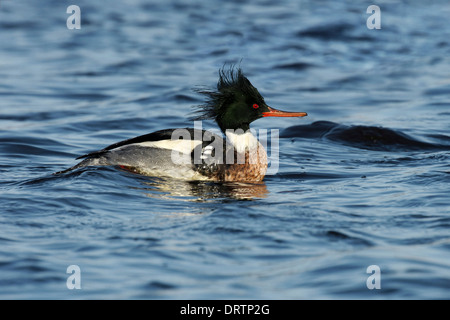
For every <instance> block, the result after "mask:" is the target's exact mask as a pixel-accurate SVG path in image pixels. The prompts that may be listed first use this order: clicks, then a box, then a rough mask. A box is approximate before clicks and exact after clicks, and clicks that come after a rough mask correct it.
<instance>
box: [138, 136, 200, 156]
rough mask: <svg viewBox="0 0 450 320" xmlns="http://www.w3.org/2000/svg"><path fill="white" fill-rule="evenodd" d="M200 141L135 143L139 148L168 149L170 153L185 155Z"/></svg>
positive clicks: (181, 140) (180, 140)
mask: <svg viewBox="0 0 450 320" xmlns="http://www.w3.org/2000/svg"><path fill="white" fill-rule="evenodd" d="M201 143H202V141H200V140H183V139H179V140H168V139H167V140H159V141H148V142H141V143H136V145H137V146H141V147H150V148H161V149H169V150H172V151H178V152H181V153H185V154H190V153H191V152H192V150H194V148H195V147H196V146H198V145H199V144H201Z"/></svg>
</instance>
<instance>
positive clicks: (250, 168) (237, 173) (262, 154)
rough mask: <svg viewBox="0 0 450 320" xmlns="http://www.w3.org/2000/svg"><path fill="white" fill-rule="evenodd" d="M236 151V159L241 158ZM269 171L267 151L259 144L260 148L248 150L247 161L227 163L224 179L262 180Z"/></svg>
mask: <svg viewBox="0 0 450 320" xmlns="http://www.w3.org/2000/svg"><path fill="white" fill-rule="evenodd" d="M239 156H242V155H239V154H237V153H235V159H240V158H239ZM266 171H267V153H266V150H265V149H264V147H263V146H262V145H261V144H259V146H258V148H255V149H253V150H251V151H248V150H246V153H245V163H243V164H226V165H225V168H224V176H223V180H224V181H262V180H263V179H264V176H265V175H266Z"/></svg>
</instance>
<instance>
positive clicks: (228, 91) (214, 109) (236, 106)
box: [192, 68, 306, 132]
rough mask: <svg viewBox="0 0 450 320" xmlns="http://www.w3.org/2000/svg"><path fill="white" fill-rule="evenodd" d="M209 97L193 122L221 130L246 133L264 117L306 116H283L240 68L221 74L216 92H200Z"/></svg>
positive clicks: (220, 72)
mask: <svg viewBox="0 0 450 320" xmlns="http://www.w3.org/2000/svg"><path fill="white" fill-rule="evenodd" d="M198 92H199V93H201V94H204V95H206V97H207V99H206V102H205V104H204V105H201V106H198V108H200V110H199V111H197V116H194V117H193V118H192V119H193V120H208V119H214V120H216V122H217V124H218V125H219V127H220V129H221V130H222V131H223V132H225V130H226V129H232V130H237V129H242V130H244V131H247V130H248V129H249V128H250V123H251V122H253V121H255V120H257V119H259V118H262V117H269V116H275V117H303V116H306V113H304V112H295V113H294V112H284V111H279V110H276V109H273V108H271V107H269V106H268V105H267V104H266V103H265V102H264V98H263V97H262V96H261V94H260V93H259V92H258V89H256V88H255V87H254V86H253V85H252V84H251V83H250V81H249V80H248V79H247V78H246V77H245V76H244V74H243V73H242V70H241V69H240V68H237V69H234V68H230V69H228V70H225V69H224V68H222V69H221V70H219V82H218V83H217V90H214V91H209V90H198Z"/></svg>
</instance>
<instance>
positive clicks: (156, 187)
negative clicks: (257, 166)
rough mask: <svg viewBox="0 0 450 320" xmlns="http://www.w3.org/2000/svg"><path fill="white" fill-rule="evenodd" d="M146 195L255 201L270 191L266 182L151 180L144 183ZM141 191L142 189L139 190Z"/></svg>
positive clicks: (183, 198) (200, 199) (186, 199)
mask: <svg viewBox="0 0 450 320" xmlns="http://www.w3.org/2000/svg"><path fill="white" fill-rule="evenodd" d="M142 183H143V184H144V185H145V187H143V188H142V190H145V194H146V195H147V196H149V197H151V198H160V199H177V200H184V201H192V202H197V201H198V202H207V201H210V200H227V199H237V200H253V199H258V198H266V197H267V194H268V191H267V187H266V184H265V183H264V182H258V183H244V182H226V183H218V182H210V181H180V180H174V179H170V178H153V177H152V178H151V180H149V181H143V182H142ZM138 189H140V188H138Z"/></svg>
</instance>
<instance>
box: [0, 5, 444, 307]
mask: <svg viewBox="0 0 450 320" xmlns="http://www.w3.org/2000/svg"><path fill="white" fill-rule="evenodd" d="M72 4H76V5H78V6H79V7H80V8H81V29H79V30H76V29H75V30H69V29H68V28H67V27H66V20H67V18H68V17H69V16H70V14H67V13H66V9H67V7H68V6H69V5H72ZM370 4H374V3H371V2H366V1H312V0H311V1H288V0H282V1H227V2H225V1H191V0H179V1H144V0H124V1H97V2H93V1H85V0H76V1H50V0H47V1H25V2H24V1H12V0H3V1H1V2H0V130H1V131H0V172H1V173H0V208H1V210H0V298H2V299H53V298H56V299H93V298H99V299H327V298H330V299H380V298H382V299H449V298H450V231H449V230H450V197H449V194H450V131H449V123H450V23H449V22H448V17H449V16H450V5H449V4H448V1H444V0H443V1H435V0H431V1H427V2H426V3H425V2H423V1H377V3H376V4H377V5H378V6H379V7H380V8H381V29H379V30H377V29H373V30H369V29H368V28H367V26H366V20H367V19H368V17H369V16H370V14H367V13H366V9H367V7H368V6H369V5H370ZM233 63H237V64H239V63H240V65H241V67H242V68H243V70H244V72H245V73H246V75H247V76H248V77H249V79H250V80H251V81H252V83H253V84H254V85H255V86H256V87H257V88H258V89H259V91H260V92H261V93H262V94H263V96H264V97H265V99H266V102H267V103H268V104H269V105H271V106H273V107H276V108H280V109H283V110H289V111H305V112H308V114H309V116H308V117H307V118H302V119H283V118H280V119H270V120H267V119H261V120H258V121H256V122H255V123H254V124H253V128H255V129H257V130H258V129H279V133H280V141H279V159H280V162H279V170H278V172H277V173H276V174H275V175H270V176H267V177H266V179H265V181H264V184H262V185H251V184H250V185H249V184H241V185H236V184H219V183H206V182H180V181H172V180H170V179H161V178H156V177H145V176H140V175H137V174H133V173H129V172H125V171H121V170H118V169H115V168H84V169H81V170H76V171H74V172H72V173H69V174H65V175H59V176H58V175H52V173H53V172H56V171H59V170H63V169H65V168H68V167H70V166H72V165H74V164H75V163H76V162H75V160H74V158H75V157H77V156H79V155H82V154H85V153H87V152H90V151H94V150H98V149H101V148H103V147H105V146H107V145H109V144H112V143H114V142H117V141H121V140H124V139H127V138H131V137H134V136H137V135H141V134H145V133H149V132H152V131H156V130H160V129H165V128H172V127H186V126H192V125H193V124H192V122H190V121H188V120H187V114H188V113H189V112H190V111H191V109H190V107H191V106H192V105H196V104H200V103H201V99H202V97H200V96H199V95H198V94H196V93H195V92H194V91H192V88H195V87H196V86H198V85H200V86H211V87H212V86H214V85H215V83H216V81H217V76H218V69H219V68H220V67H222V66H223V65H224V64H225V65H229V64H233ZM203 126H204V128H214V127H215V125H214V123H211V122H204V123H203ZM70 265H77V266H79V268H80V270H81V274H80V277H79V279H78V280H80V281H81V289H79V290H77V289H73V290H69V289H68V287H67V279H68V277H69V276H70V275H71V274H68V273H66V270H67V267H68V266H70ZM371 265H377V266H379V268H380V273H378V274H377V276H378V278H377V279H375V280H374V281H378V283H379V282H381V289H372V290H370V289H368V287H367V285H366V280H367V279H368V278H369V276H372V274H371V273H367V272H366V270H367V268H368V267H369V266H371ZM74 281H75V282H76V281H77V280H74ZM75 282H73V283H75ZM78 283H80V282H78ZM374 283H375V282H374Z"/></svg>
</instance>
